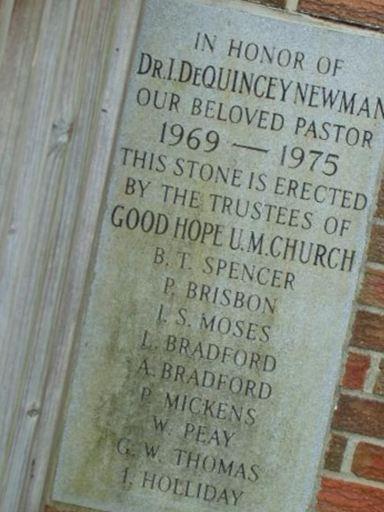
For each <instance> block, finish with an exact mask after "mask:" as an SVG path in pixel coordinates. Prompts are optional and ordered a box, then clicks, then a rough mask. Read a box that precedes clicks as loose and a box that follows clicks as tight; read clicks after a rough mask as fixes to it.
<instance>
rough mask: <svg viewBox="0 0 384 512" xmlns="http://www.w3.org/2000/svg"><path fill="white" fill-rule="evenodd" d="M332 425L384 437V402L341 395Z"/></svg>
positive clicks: (345, 429)
mask: <svg viewBox="0 0 384 512" xmlns="http://www.w3.org/2000/svg"><path fill="white" fill-rule="evenodd" d="M332 426H333V428H334V429H336V430H344V431H346V432H354V433H355V434H361V435H365V436H371V437H379V438H384V403H381V402H376V401H374V400H365V399H363V398H358V397H354V396H348V395H341V396H340V399H339V402H338V406H337V409H336V410H335V413H334V415H333V421H332ZM383 510H384V509H383Z"/></svg>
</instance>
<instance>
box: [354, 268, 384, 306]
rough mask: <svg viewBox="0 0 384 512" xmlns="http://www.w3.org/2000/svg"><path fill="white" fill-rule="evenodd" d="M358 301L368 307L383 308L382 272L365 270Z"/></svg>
mask: <svg viewBox="0 0 384 512" xmlns="http://www.w3.org/2000/svg"><path fill="white" fill-rule="evenodd" d="M359 301H360V302H361V303H362V304H367V305H369V306H376V307H379V308H383V307H384V272H383V271H382V270H376V269H371V268H370V269H367V270H366V272H365V276H364V281H363V286H362V288H361V291H360V296H359Z"/></svg>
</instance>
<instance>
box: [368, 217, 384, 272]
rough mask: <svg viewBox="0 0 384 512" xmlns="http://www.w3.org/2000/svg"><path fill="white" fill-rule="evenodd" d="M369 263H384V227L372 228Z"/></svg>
mask: <svg viewBox="0 0 384 512" xmlns="http://www.w3.org/2000/svg"><path fill="white" fill-rule="evenodd" d="M368 261H373V262H375V263H384V226H375V225H374V226H372V232H371V240H370V242H369V248H368Z"/></svg>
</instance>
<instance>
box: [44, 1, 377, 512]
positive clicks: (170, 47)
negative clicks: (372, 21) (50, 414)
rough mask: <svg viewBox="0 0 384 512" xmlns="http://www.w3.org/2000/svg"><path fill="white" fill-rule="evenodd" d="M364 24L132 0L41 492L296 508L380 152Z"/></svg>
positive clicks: (140, 507)
mask: <svg viewBox="0 0 384 512" xmlns="http://www.w3.org/2000/svg"><path fill="white" fill-rule="evenodd" d="M383 50H384V46H383V41H382V39H380V37H376V36H369V37H367V36H366V35H361V36H360V35H356V34H354V35H352V34H351V33H350V32H349V31H348V30H347V29H344V30H342V29H337V30H336V29H335V28H333V27H330V26H327V25H324V24H320V23H317V22H307V21H303V18H300V17H294V16H289V15H284V14H276V13H274V12H273V11H268V10H266V9H263V8H259V7H255V6H252V7H250V6H247V5H246V4H241V3H235V4H231V5H230V6H229V5H228V6H226V7H223V5H222V3H221V2H208V3H205V2H201V1H200V2H199V1H194V2H189V1H185V0H178V1H177V0H147V1H146V2H145V4H144V9H143V13H142V19H141V27H140V31H139V36H138V40H137V44H136V50H135V56H134V60H133V64H132V69H131V76H130V79H129V81H128V90H127V95H126V100H125V104H124V107H123V112H122V118H121V122H120V126H119V130H118V134H117V140H116V151H115V156H114V162H113V165H112V170H111V178H110V184H109V188H108V194H107V199H106V204H105V205H104V207H103V212H102V219H103V220H102V225H101V231H100V236H99V242H98V250H97V257H96V262H95V267H94V273H93V281H92V284H91V286H90V293H89V298H88V303H87V309H86V314H85V319H84V322H83V325H82V327H81V330H80V331H81V340H80V352H79V356H78V360H77V363H76V368H75V372H74V377H73V382H72V385H71V388H70V393H69V399H68V411H67V413H66V418H65V426H64V429H63V439H62V443H61V448H60V453H59V458H58V467H57V472H56V476H55V482H54V489H53V498H54V500H57V501H60V502H64V503H69V504H74V505H80V506H84V507H89V508H91V509H96V510H100V511H108V512H143V511H145V512H159V511H162V512H191V511H195V510H198V511H199V512H204V511H212V510H217V511H224V510H229V511H235V510H238V511H241V512H251V511H252V512H281V511H282V510H284V512H303V511H305V510H307V509H308V507H309V504H310V501H311V497H312V494H313V490H314V486H315V480H316V473H317V470H318V465H319V463H320V457H321V452H322V449H323V444H324V436H325V434H326V429H327V424H328V422H329V418H330V413H331V409H332V405H333V395H334V392H335V387H336V384H337V380H338V377H339V372H340V366H341V357H342V349H343V343H344V342H345V340H346V338H347V335H348V328H349V323H350V317H351V311H352V303H353V297H354V294H355V291H356V287H357V282H358V276H359V269H360V266H361V262H362V259H363V257H364V250H365V242H366V230H367V223H368V220H369V216H370V212H371V210H372V205H373V203H374V190H375V185H376V182H377V175H378V169H379V166H380V160H381V155H382V144H383V119H384V99H383V98H382V97H381V96H380V93H381V92H382V90H383V75H382V55H383Z"/></svg>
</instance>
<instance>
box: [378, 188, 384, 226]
mask: <svg viewBox="0 0 384 512" xmlns="http://www.w3.org/2000/svg"><path fill="white" fill-rule="evenodd" d="M376 217H380V218H384V179H383V180H381V184H380V190H379V196H378V198H377V209H376Z"/></svg>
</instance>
